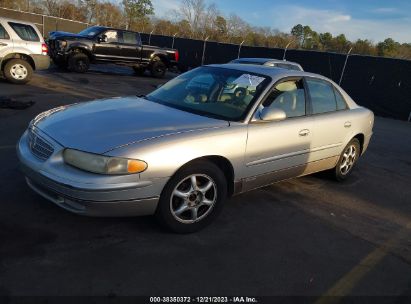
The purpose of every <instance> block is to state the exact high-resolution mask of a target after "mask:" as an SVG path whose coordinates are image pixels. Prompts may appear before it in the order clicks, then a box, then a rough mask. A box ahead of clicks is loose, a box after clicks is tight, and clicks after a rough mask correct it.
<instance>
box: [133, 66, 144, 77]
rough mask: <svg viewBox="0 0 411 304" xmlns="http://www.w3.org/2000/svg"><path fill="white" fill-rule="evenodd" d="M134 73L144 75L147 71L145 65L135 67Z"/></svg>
mask: <svg viewBox="0 0 411 304" xmlns="http://www.w3.org/2000/svg"><path fill="white" fill-rule="evenodd" d="M133 70H134V73H135V74H136V75H138V76H143V75H144V72H145V71H146V69H145V68H143V67H133Z"/></svg>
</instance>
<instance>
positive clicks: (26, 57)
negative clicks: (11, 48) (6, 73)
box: [0, 53, 36, 71]
mask: <svg viewBox="0 0 411 304" xmlns="http://www.w3.org/2000/svg"><path fill="white" fill-rule="evenodd" d="M11 59H22V60H25V61H27V62H28V63H29V64H30V66H31V67H32V68H33V70H35V69H36V64H35V63H34V59H33V58H32V57H31V56H30V55H27V54H24V53H10V54H7V55H6V56H5V57H3V59H2V61H1V66H0V70H1V71H3V70H4V67H5V66H6V64H7V62H8V61H9V60H11Z"/></svg>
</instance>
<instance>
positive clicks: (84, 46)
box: [67, 41, 93, 54]
mask: <svg viewBox="0 0 411 304" xmlns="http://www.w3.org/2000/svg"><path fill="white" fill-rule="evenodd" d="M73 50H84V51H86V52H87V53H89V54H91V52H92V51H93V45H92V44H91V43H84V42H78V41H76V42H71V43H68V46H67V52H71V51H73Z"/></svg>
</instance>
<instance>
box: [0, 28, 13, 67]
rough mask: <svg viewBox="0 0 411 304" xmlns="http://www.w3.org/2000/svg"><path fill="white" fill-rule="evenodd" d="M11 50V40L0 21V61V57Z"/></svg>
mask: <svg viewBox="0 0 411 304" xmlns="http://www.w3.org/2000/svg"><path fill="white" fill-rule="evenodd" d="M12 51H13V41H12V40H11V39H10V35H9V34H8V33H7V31H6V29H5V28H4V26H3V25H2V24H1V23H0V61H1V58H3V57H4V56H6V55H7V54H8V53H11V52H12Z"/></svg>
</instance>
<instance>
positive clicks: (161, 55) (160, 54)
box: [150, 53, 170, 67]
mask: <svg viewBox="0 0 411 304" xmlns="http://www.w3.org/2000/svg"><path fill="white" fill-rule="evenodd" d="M156 57H157V58H160V60H161V61H162V62H164V64H165V65H166V66H167V67H169V66H170V60H169V59H168V58H167V55H166V54H163V53H153V54H152V55H151V59H150V64H152V63H153V62H154V61H155V60H154V59H155V58H156Z"/></svg>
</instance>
